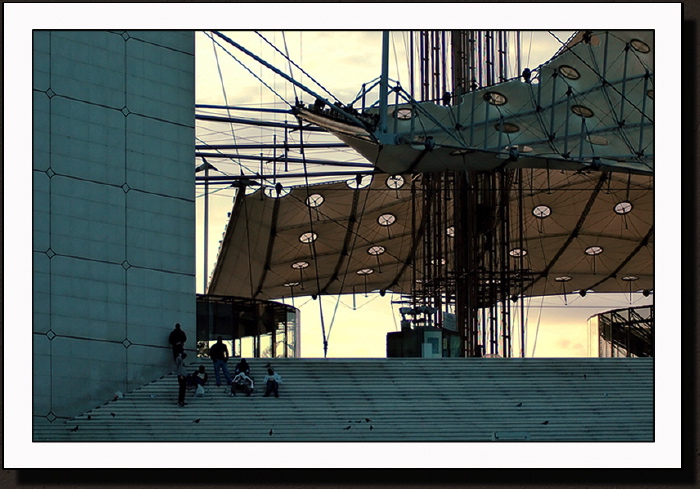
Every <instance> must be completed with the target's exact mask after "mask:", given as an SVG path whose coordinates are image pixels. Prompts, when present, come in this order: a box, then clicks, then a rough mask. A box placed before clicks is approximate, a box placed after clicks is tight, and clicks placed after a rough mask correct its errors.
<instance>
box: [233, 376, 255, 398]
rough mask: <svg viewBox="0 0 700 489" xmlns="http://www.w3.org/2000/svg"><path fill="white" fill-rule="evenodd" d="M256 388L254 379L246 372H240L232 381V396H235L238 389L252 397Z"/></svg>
mask: <svg viewBox="0 0 700 489" xmlns="http://www.w3.org/2000/svg"><path fill="white" fill-rule="evenodd" d="M254 389H255V384H254V383H253V379H251V378H250V377H248V376H247V375H246V374H245V373H243V372H239V373H237V374H236V376H235V377H234V378H233V382H232V383H231V396H232V397H235V396H236V391H237V390H240V391H243V392H245V393H246V395H247V396H248V397H250V395H251V394H252V393H253V390H254Z"/></svg>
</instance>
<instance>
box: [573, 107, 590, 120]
mask: <svg viewBox="0 0 700 489" xmlns="http://www.w3.org/2000/svg"><path fill="white" fill-rule="evenodd" d="M571 112H573V113H574V114H576V115H578V116H581V117H593V111H592V110H591V109H589V108H588V107H585V106H583V105H574V106H572V107H571Z"/></svg>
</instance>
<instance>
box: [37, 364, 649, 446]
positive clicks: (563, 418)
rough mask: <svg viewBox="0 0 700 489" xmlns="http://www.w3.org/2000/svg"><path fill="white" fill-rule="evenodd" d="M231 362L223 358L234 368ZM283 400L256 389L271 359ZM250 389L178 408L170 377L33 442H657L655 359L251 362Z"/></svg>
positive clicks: (42, 430)
mask: <svg viewBox="0 0 700 489" xmlns="http://www.w3.org/2000/svg"><path fill="white" fill-rule="evenodd" d="M234 360H235V359H232V360H230V361H229V369H230V370H233V366H234V365H235V363H236V362H235V361H234ZM270 362H271V363H272V365H273V367H274V368H275V370H276V371H277V372H278V373H279V374H280V375H281V376H282V380H283V383H282V384H281V388H280V397H279V398H274V397H267V398H265V397H263V393H264V390H265V386H264V385H263V384H262V379H263V377H264V376H265V373H266V368H265V366H266V365H267V364H268V363H270ZM249 364H250V366H251V374H252V376H253V377H254V380H255V381H256V385H255V392H254V394H253V395H252V396H251V397H246V396H245V395H244V394H242V393H238V395H237V396H236V397H231V396H230V393H229V389H228V388H227V387H226V386H225V383H223V385H222V386H221V387H217V386H216V385H215V379H214V372H213V368H212V364H211V362H210V361H209V360H208V359H196V360H195V361H193V362H192V363H191V364H189V365H188V366H187V368H188V371H190V372H194V371H195V370H196V369H197V367H198V366H199V365H205V368H206V371H207V373H208V374H209V385H208V386H207V388H206V391H207V392H206V394H205V395H204V396H203V397H194V390H189V391H188V392H187V399H186V402H187V406H184V407H181V406H178V405H177V390H178V386H177V378H176V376H175V374H174V373H171V374H168V375H165V376H164V377H162V378H160V379H158V380H156V381H154V382H152V383H150V384H148V385H144V386H143V387H141V388H138V389H136V390H134V391H133V392H128V393H125V394H124V397H122V398H118V399H116V400H113V401H109V402H107V403H106V404H104V405H102V406H99V407H97V408H95V409H93V410H91V411H89V412H86V413H84V414H82V415H80V416H77V417H75V418H73V419H71V420H69V421H67V422H60V421H55V422H54V423H52V424H49V425H42V426H36V427H35V429H34V441H35V442H41V441H61V442H63V441H94V442H109V441H183V442H185V441H207V442H234V441H241V442H260V441H267V442H275V441H285V442H290V441H319V442H345V441H355V442H357V441H362V442H371V441H382V442H410V441H416V442H419V441H452V442H468V441H560V442H564V441H567V442H577V441H606V442H607V441H653V439H654V431H653V426H654V425H653V392H654V390H653V359H650V358H630V359H626V358H619V359H614V358H609V359H599V358H592V359H572V358H569V359H565V358H547V359H502V358H470V359H459V358H454V359H447V358H445V359H420V358H390V359H272V360H270V359H252V360H249Z"/></svg>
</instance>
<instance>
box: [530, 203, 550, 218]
mask: <svg viewBox="0 0 700 489" xmlns="http://www.w3.org/2000/svg"><path fill="white" fill-rule="evenodd" d="M551 213H552V208H551V207H549V206H548V205H538V206H537V207H535V208H534V209H532V215H533V216H535V217H536V218H538V219H545V218H547V217H549V216H550V214H551Z"/></svg>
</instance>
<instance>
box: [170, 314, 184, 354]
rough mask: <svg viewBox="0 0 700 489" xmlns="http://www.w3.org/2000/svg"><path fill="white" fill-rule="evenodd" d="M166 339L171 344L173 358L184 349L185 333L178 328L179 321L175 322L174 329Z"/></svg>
mask: <svg viewBox="0 0 700 489" xmlns="http://www.w3.org/2000/svg"><path fill="white" fill-rule="evenodd" d="M168 341H169V342H170V344H171V345H172V346H173V360H175V359H176V358H177V356H178V355H179V354H180V353H182V352H184V351H185V341H187V335H186V334H185V332H184V331H183V330H182V329H181V328H180V323H177V324H175V329H174V330H172V332H171V333H170V337H169V338H168Z"/></svg>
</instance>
